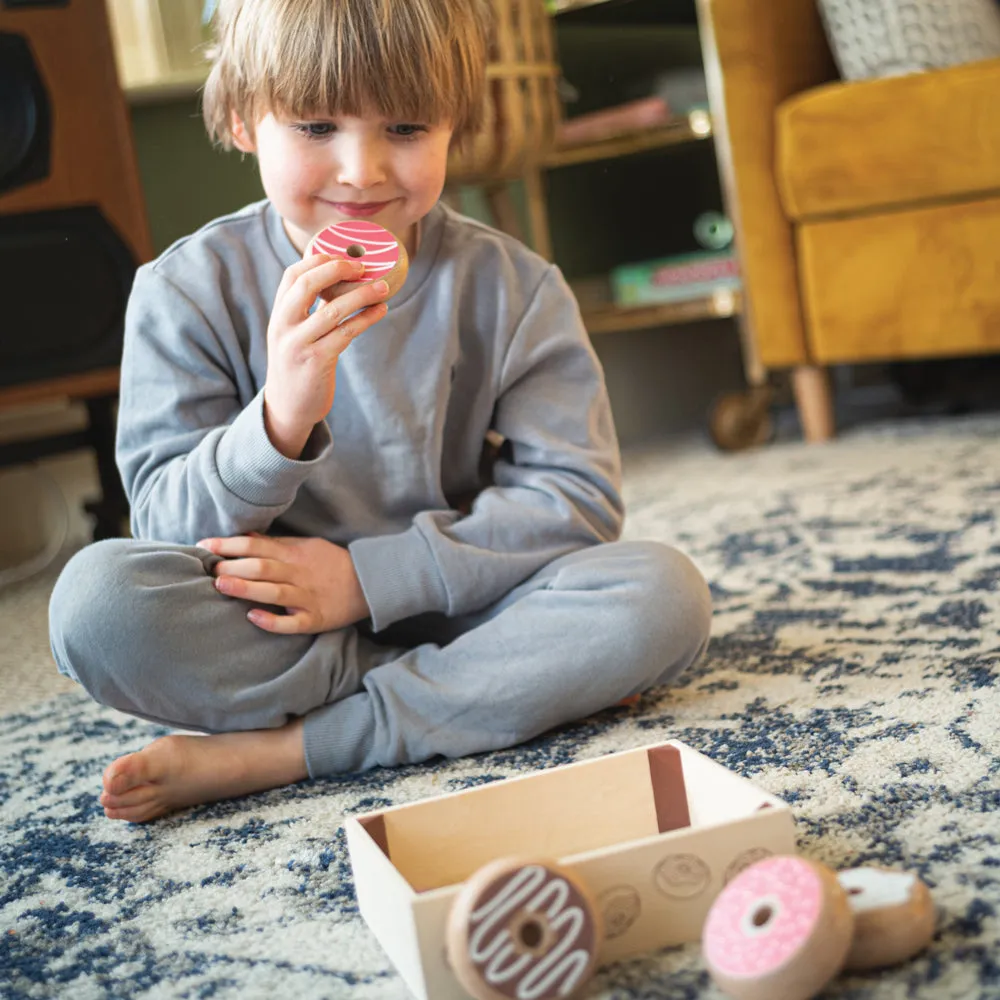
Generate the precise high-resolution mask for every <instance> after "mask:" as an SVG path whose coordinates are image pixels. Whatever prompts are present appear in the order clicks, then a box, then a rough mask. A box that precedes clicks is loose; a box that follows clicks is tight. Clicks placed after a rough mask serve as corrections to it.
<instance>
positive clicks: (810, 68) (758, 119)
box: [699, 0, 837, 368]
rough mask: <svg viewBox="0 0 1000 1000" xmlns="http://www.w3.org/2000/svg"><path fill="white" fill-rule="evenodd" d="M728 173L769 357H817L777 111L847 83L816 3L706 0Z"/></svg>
mask: <svg viewBox="0 0 1000 1000" xmlns="http://www.w3.org/2000/svg"><path fill="white" fill-rule="evenodd" d="M699 20H700V24H701V31H702V38H703V47H704V49H705V67H706V71H707V73H708V76H709V84H710V92H711V94H712V114H713V118H714V119H715V128H716V135H717V143H718V148H719V154H720V155H719V160H720V167H721V169H722V172H723V179H724V182H725V187H726V195H727V203H728V209H729V212H730V214H731V215H732V217H733V221H734V224H735V226H736V232H737V246H738V249H739V252H740V263H741V267H742V270H743V276H744V283H745V286H746V296H745V300H746V304H747V305H746V308H747V314H746V317H745V322H746V323H747V328H748V329H747V332H748V333H749V334H750V336H751V339H752V341H753V343H754V345H755V348H756V353H757V355H758V356H759V359H760V361H761V362H762V363H763V364H764V365H765V366H769V367H778V368H780V367H790V366H793V365H798V364H803V363H805V362H806V361H807V360H808V353H807V348H806V337H805V332H804V326H803V318H802V309H801V305H800V293H799V283H798V275H797V270H796V263H795V244H794V238H793V233H792V227H791V224H790V222H789V220H788V218H787V217H786V216H785V213H784V211H783V209H782V207H781V201H780V199H779V197H778V188H777V181H776V176H775V155H776V154H775V130H776V126H775V113H776V111H777V109H778V106H779V105H780V104H782V103H783V102H784V101H785V100H786V99H787V98H789V97H791V96H792V95H793V94H797V93H799V92H800V91H803V90H807V89H809V88H810V87H814V86H817V85H819V84H821V83H825V82H827V81H829V80H834V79H836V78H837V70H836V67H835V65H834V62H833V57H832V55H831V54H830V49H829V46H828V44H827V41H826V35H825V33H824V30H823V25H822V22H821V21H820V17H819V12H818V10H817V7H816V0H699Z"/></svg>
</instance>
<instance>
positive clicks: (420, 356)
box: [117, 201, 623, 631]
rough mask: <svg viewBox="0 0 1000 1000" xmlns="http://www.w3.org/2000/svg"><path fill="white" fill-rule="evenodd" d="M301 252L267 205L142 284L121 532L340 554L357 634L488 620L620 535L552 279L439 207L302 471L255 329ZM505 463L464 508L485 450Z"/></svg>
mask: <svg viewBox="0 0 1000 1000" xmlns="http://www.w3.org/2000/svg"><path fill="white" fill-rule="evenodd" d="M299 259H300V257H299V254H298V252H297V251H296V250H295V248H294V246H293V245H292V243H291V241H290V240H289V238H288V236H287V234H286V233H285V231H284V227H283V225H282V222H281V218H280V217H279V215H278V213H277V212H276V210H275V209H274V208H273V206H272V205H271V204H270V203H269V202H266V201H264V202H260V203H257V204H254V205H250V206H248V207H247V208H245V209H243V210H242V211H240V212H237V213H235V214H233V215H230V216H227V217H224V218H221V219H218V220H216V221H215V222H213V223H210V224H209V225H207V226H205V227H204V228H203V229H201V230H199V231H198V232H197V233H195V234H194V235H192V236H190V237H187V238H186V239H183V240H181V241H180V242H178V243H176V244H175V245H174V246H172V247H171V248H170V249H168V250H167V251H166V252H165V253H164V254H163V255H162V256H161V257H160V258H159V259H158V260H156V261H154V262H152V263H150V264H147V265H145V266H143V267H142V268H140V269H139V272H138V274H137V275H136V280H135V285H134V287H133V291H132V296H131V299H130V300H129V306H128V311H127V316H126V324H125V349H124V355H123V359H122V386H121V402H120V409H119V425H118V442H117V455H118V466H119V469H120V470H121V474H122V478H123V481H124V484H125V490H126V492H127V494H128V497H129V500H130V502H131V504H132V532H133V534H134V536H135V537H136V538H140V539H148V540H157V541H165V542H179V543H186V544H192V543H194V542H196V541H197V540H198V539H201V538H209V537H218V536H230V535H237V534H243V533H246V532H249V531H260V532H270V533H271V534H291V535H301V536H310V537H312V536H316V537H322V538H326V539H328V540H329V541H331V542H334V543H336V544H339V545H344V546H348V547H349V550H350V553H351V556H352V558H353V560H354V564H355V567H356V569H357V573H358V577H359V579H360V581H361V586H362V589H363V590H364V593H365V596H366V597H367V599H368V603H369V606H370V608H371V615H372V627H373V629H375V630H376V631H378V630H380V629H384V628H386V627H387V626H389V625H391V624H392V623H393V622H396V621H398V620H400V619H403V618H407V617H410V616H412V615H416V614H420V613H423V612H439V613H442V614H446V615H458V614H466V613H470V612H474V611H478V610H480V609H482V608H485V607H487V606H488V605H490V604H492V603H493V602H495V601H496V600H498V599H499V598H501V597H502V596H503V595H504V594H505V593H506V592H507V591H509V590H510V589H511V588H513V587H514V586H516V585H517V584H519V583H521V582H522V581H523V580H525V579H527V578H528V577H529V576H531V575H532V574H534V573H535V572H536V571H538V570H539V569H541V568H542V567H543V566H545V565H546V564H547V563H549V562H551V561H552V560H553V559H556V558H558V557H559V556H562V555H565V554H566V553H569V552H571V551H574V550H576V549H580V548H582V547H584V546H587V545H592V544H595V543H598V542H601V541H612V540H614V539H615V538H617V537H618V535H619V533H620V530H621V522H622V513H623V512H622V503H621V497H620V492H619V491H620V461H619V453H618V446H617V441H616V438H615V431H614V425H613V422H612V417H611V411H610V407H609V404H608V398H607V393H606V389H605V384H604V378H603V374H602V372H601V369H600V365H599V362H598V361H597V358H596V356H595V354H594V351H593V349H592V347H591V345H590V342H589V340H588V338H587V334H586V332H585V331H584V329H583V325H582V322H581V320H580V315H579V311H578V308H577V305H576V302H575V301H574V299H573V297H572V295H571V293H570V291H569V289H568V288H567V286H566V284H565V282H564V281H563V279H562V276H561V275H560V273H559V271H558V270H557V269H556V268H554V267H552V266H551V265H549V264H547V263H546V262H545V261H544V260H542V259H541V258H540V257H538V256H537V255H535V254H533V253H532V252H531V251H529V250H527V249H526V248H525V247H523V246H522V245H521V244H520V243H518V242H517V241H516V240H513V239H511V238H509V237H507V236H505V235H504V234H502V233H498V232H496V231H494V230H492V229H490V228H489V227H487V226H484V225H481V224H479V223H477V222H474V221H472V220H470V219H467V218H464V217H463V216H460V215H458V214H457V213H455V212H453V211H451V210H450V209H448V208H446V207H445V206H443V205H438V206H437V207H436V208H435V209H434V210H433V211H432V212H431V213H430V215H428V217H427V218H426V219H425V220H424V225H423V237H422V240H421V245H420V248H419V251H418V252H417V254H416V256H415V257H414V259H413V261H412V263H411V268H410V274H409V276H408V278H407V280H406V284H405V285H404V287H403V289H402V290H401V291H400V292H399V293H398V294H397V295H396V296H395V298H393V299H392V300H391V301H390V303H389V313H388V315H387V316H386V317H385V319H383V320H381V321H380V322H379V323H377V324H376V325H375V326H373V327H371V328H370V329H369V330H367V331H366V332H365V333H363V334H362V335H361V337H360V338H359V339H358V340H356V341H355V342H354V343H353V344H352V345H351V346H350V348H349V349H348V350H347V351H346V352H345V353H344V355H343V356H342V357H341V359H340V362H339V364H338V368H337V391H336V397H335V399H334V403H333V408H332V410H331V411H330V413H329V415H328V416H327V418H326V420H325V421H324V422H323V423H320V424H317V425H316V427H315V428H314V429H313V432H312V435H311V437H310V439H309V442H308V443H307V445H306V449H305V451H304V453H303V455H302V457H301V459H300V460H299V461H293V460H290V459H288V458H285V457H284V456H283V455H282V454H281V453H280V452H278V451H277V450H276V449H275V448H274V446H273V445H272V444H271V442H270V440H269V439H268V436H267V432H266V431H265V429H264V419H263V398H262V390H263V386H264V381H265V376H266V371H267V344H266V332H267V325H268V320H269V317H270V313H271V307H272V305H273V302H274V298H275V294H276V292H277V289H278V283H279V281H280V280H281V276H282V273H283V272H284V270H285V269H286V268H287V267H289V266H291V265H292V264H294V263H296V261H298V260H299ZM491 429H493V430H496V431H497V432H499V433H500V434H502V435H503V436H504V437H505V438H506V439H507V440H508V442H509V443H510V448H511V450H510V454H509V455H508V456H507V457H505V458H502V459H501V460H500V461H499V462H498V463H497V465H496V468H495V470H494V484H493V485H491V486H489V487H488V488H486V489H483V490H482V491H481V492H480V493H479V495H478V497H477V499H476V500H475V502H474V504H473V507H472V510H471V512H470V513H468V514H466V515H464V516H463V515H462V514H460V513H459V512H458V511H457V510H455V509H453V507H452V504H451V502H449V499H448V498H450V497H455V496H457V495H460V494H463V493H468V492H469V491H475V490H476V489H478V488H479V487H480V486H481V484H480V483H479V458H480V454H481V450H482V445H483V440H484V436H485V435H486V433H487V431H489V430H491Z"/></svg>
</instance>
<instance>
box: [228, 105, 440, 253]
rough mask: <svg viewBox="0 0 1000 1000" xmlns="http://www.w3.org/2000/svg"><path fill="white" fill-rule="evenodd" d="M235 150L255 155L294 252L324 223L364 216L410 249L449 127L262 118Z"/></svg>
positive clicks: (239, 131)
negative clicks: (387, 230) (294, 248)
mask: <svg viewBox="0 0 1000 1000" xmlns="http://www.w3.org/2000/svg"><path fill="white" fill-rule="evenodd" d="M233 133H234V138H235V140H236V146H237V148H239V149H241V150H242V151H243V152H246V153H255V154H256V156H257V160H258V163H259V165H260V176H261V181H262V183H263V185H264V191H265V192H266V193H267V196H268V198H270V199H271V202H272V203H273V204H274V206H275V207H276V208H277V210H278V212H279V213H280V214H281V217H282V218H283V219H284V221H285V229H286V230H287V232H288V235H289V237H290V238H291V240H292V243H294V244H295V247H296V249H297V250H298V251H299V252H300V253H304V252H305V248H306V246H307V245H308V243H309V241H310V240H311V239H312V237H313V236H315V235H316V233H318V232H319V231H320V230H321V229H324V228H325V227H326V226H329V225H332V224H333V223H335V222H344V221H347V220H349V219H367V220H369V221H371V222H377V223H378V224H379V225H381V226H385V228H386V229H389V230H391V231H392V232H393V233H395V235H396V236H397V237H399V238H400V239H402V240H403V242H404V243H405V244H406V247H407V249H408V250H410V251H411V252H412V251H413V250H414V247H413V240H414V234H415V226H416V223H417V222H418V221H419V220H420V219H422V218H423V217H424V216H425V215H426V214H427V213H428V212H429V211H430V210H431V209H432V208H433V207H434V204H435V203H436V202H437V200H438V198H439V197H440V196H441V191H442V189H443V188H444V181H445V173H446V170H447V163H448V148H449V144H450V142H451V136H452V129H451V127H450V126H448V125H427V124H424V123H409V122H392V121H385V120H384V119H382V118H380V117H378V116H365V117H363V118H352V117H348V116H341V117H337V118H324V117H309V118H303V119H297V118H284V117H276V116H275V115H273V114H267V115H265V116H264V117H263V118H262V119H261V120H260V121H259V122H257V125H256V127H255V129H254V135H253V137H252V138H251V136H250V134H249V132H248V131H247V129H246V127H245V126H244V125H243V123H242V122H240V121H239V120H237V121H236V122H235V123H234V129H233Z"/></svg>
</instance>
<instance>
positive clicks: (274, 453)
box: [215, 389, 333, 507]
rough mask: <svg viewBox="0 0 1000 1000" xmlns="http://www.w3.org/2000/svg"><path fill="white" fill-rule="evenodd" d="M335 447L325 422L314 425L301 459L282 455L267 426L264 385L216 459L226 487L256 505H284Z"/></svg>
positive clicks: (224, 438)
mask: <svg viewBox="0 0 1000 1000" xmlns="http://www.w3.org/2000/svg"><path fill="white" fill-rule="evenodd" d="M332 447H333V435H332V434H331V433H330V428H329V427H328V426H327V425H326V423H325V422H321V423H318V424H317V425H316V426H315V427H314V428H313V429H312V433H311V434H310V435H309V440H308V441H307V442H306V446H305V449H304V450H303V452H302V458H301V459H299V460H298V461H295V460H293V459H291V458H286V457H285V456H284V455H282V454H281V452H280V451H278V449H277V448H275V447H274V445H273V444H271V439H270V438H269V437H268V436H267V429H266V428H265V427H264V390H263V389H262V390H261V391H260V392H259V393H257V395H256V396H255V397H254V399H253V400H252V401H251V403H250V405H249V406H247V408H246V409H245V410H243V412H242V413H240V414H239V416H237V418H236V419H235V420H234V421H233V422H232V424H231V425H230V426H229V428H228V429H227V430H226V433H225V434H223V435H222V437H221V438H220V440H219V445H218V448H217V450H216V455H215V461H216V466H217V468H218V470H219V478H220V479H221V480H222V482H223V484H224V485H225V487H226V489H228V490H229V491H230V492H231V493H233V494H235V495H236V496H238V497H239V498H240V499H241V500H243V501H244V502H246V503H250V504H253V505H254V506H256V507H281V506H283V505H286V504H290V503H291V502H292V501H293V500H294V499H295V494H296V492H297V491H298V488H299V487H300V486H301V485H302V484H303V482H305V480H306V477H307V476H308V475H309V473H310V472H311V471H312V469H313V467H314V466H316V465H318V464H319V463H320V462H321V461H322V460H323V459H324V458H326V456H327V455H328V454H329V452H330V449H331V448H332Z"/></svg>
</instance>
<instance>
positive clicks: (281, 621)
mask: <svg viewBox="0 0 1000 1000" xmlns="http://www.w3.org/2000/svg"><path fill="white" fill-rule="evenodd" d="M247 618H249V619H250V621H251V622H253V624H254V625H256V626H257V627H258V628H261V629H263V630H264V631H265V632H273V633H275V634H276V635H301V634H303V633H307V634H313V633H315V632H316V631H317V629H316V626H315V624H314V623H313V618H312V615H310V614H309V613H308V612H305V611H297V612H296V613H295V614H291V615H276V614H272V613H271V612H270V611H265V610H264V609H263V608H254V609H253V611H248V612H247Z"/></svg>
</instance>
